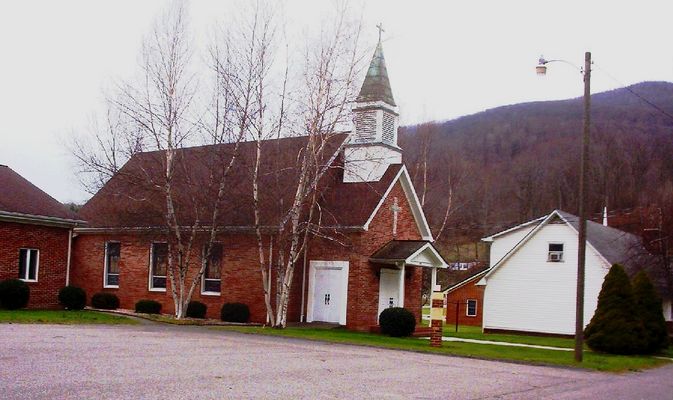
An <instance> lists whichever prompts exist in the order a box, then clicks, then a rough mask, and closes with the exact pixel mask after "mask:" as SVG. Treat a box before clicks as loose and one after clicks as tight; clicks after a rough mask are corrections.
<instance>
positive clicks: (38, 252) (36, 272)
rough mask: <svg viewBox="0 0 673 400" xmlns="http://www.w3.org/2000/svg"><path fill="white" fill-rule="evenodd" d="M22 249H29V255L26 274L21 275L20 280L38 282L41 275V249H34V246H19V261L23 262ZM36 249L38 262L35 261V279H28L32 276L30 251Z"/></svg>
mask: <svg viewBox="0 0 673 400" xmlns="http://www.w3.org/2000/svg"><path fill="white" fill-rule="evenodd" d="M21 250H28V252H27V253H26V254H27V255H28V257H27V260H26V276H25V279H24V277H19V279H20V280H22V281H24V282H37V279H38V277H39V276H40V249H34V248H32V247H21V248H19V262H21V259H20V257H21ZM31 250H35V251H36V252H37V262H36V263H35V279H28V277H29V276H30V251H31Z"/></svg>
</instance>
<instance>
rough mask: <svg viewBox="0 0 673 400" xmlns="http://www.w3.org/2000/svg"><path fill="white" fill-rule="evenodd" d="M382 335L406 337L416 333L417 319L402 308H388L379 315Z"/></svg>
mask: <svg viewBox="0 0 673 400" xmlns="http://www.w3.org/2000/svg"><path fill="white" fill-rule="evenodd" d="M379 325H380V326H381V333H383V334H384V335H388V336H394V337H404V336H410V335H411V334H412V333H414V329H415V328H416V318H415V317H414V314H412V313H411V311H409V310H407V309H406V308H402V307H391V308H386V309H385V310H383V311H382V312H381V315H379Z"/></svg>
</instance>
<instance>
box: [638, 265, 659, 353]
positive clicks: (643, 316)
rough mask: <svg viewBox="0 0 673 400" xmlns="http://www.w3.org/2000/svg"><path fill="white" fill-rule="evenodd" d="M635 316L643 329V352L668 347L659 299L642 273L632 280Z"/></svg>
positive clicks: (653, 351) (645, 275)
mask: <svg viewBox="0 0 673 400" xmlns="http://www.w3.org/2000/svg"><path fill="white" fill-rule="evenodd" d="M633 297H634V298H635V302H636V315H637V316H638V318H639V319H640V323H641V324H642V325H643V328H644V329H645V341H646V344H645V352H647V353H656V352H657V351H659V350H661V349H665V348H666V347H668V332H667V331H666V320H665V319H664V312H663V307H662V305H661V297H659V295H658V294H657V291H656V289H655V288H654V286H653V285H652V282H651V281H650V279H649V278H648V277H647V274H645V272H644V271H640V272H639V273H638V274H636V276H635V277H634V278H633Z"/></svg>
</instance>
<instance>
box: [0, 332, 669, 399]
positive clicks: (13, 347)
mask: <svg viewBox="0 0 673 400" xmlns="http://www.w3.org/2000/svg"><path fill="white" fill-rule="evenodd" d="M671 378H673V365H671V366H667V367H664V368H659V369H655V370H651V371H647V372H643V373H628V374H623V375H615V374H603V373H595V372H584V371H578V370H571V369H562V368H547V367H534V366H526V365H517V364H509V363H501V362H490V361H479V360H470V359H464V358H453V357H445V356H437V355H430V354H417V353H407V352H400V351H392V350H382V349H373V348H366V347H356V346H345V345H333V344H323V343H315V342H307V341H302V340H294V339H283V338H271V337H261V336H251V335H242V334H237V333H232V332H222V331H214V330H210V329H206V328H201V327H178V326H168V325H154V324H152V325H141V326H130V327H129V326H53V325H52V326H50V325H8V324H0V393H1V395H0V397H2V398H3V399H65V398H68V399H77V398H79V399H99V398H100V399H140V398H142V399H153V398H162V399H211V398H212V399H224V398H284V399H290V398H311V399H331V398H376V399H407V398H421V399H542V398H550V399H592V400H597V399H610V400H616V399H668V400H670V399H671V398H673V383H672V381H673V379H671Z"/></svg>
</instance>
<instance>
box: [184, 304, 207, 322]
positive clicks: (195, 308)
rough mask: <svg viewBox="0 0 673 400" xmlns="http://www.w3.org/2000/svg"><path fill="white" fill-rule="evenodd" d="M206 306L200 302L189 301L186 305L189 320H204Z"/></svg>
mask: <svg viewBox="0 0 673 400" xmlns="http://www.w3.org/2000/svg"><path fill="white" fill-rule="evenodd" d="M206 311H208V306H207V305H205V304H203V303H201V302H200V301H190V302H189V304H188V305H187V316H188V317H190V318H206Z"/></svg>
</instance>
